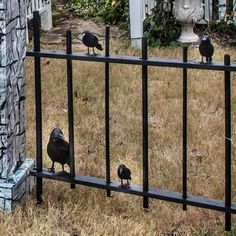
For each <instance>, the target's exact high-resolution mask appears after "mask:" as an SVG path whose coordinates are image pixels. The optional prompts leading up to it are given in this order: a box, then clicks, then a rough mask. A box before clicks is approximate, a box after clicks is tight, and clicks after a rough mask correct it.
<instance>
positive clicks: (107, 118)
mask: <svg viewBox="0 0 236 236" xmlns="http://www.w3.org/2000/svg"><path fill="white" fill-rule="evenodd" d="M105 47H106V48H105V50H106V51H105V56H106V57H109V55H110V52H109V51H110V27H109V26H106V45H105ZM109 87H110V65H109V62H105V127H106V137H105V139H106V183H107V184H110V182H111V177H110V100H109V99H110V88H109ZM107 196H108V197H110V196H111V190H110V189H107Z"/></svg>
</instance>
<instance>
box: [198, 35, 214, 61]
mask: <svg viewBox="0 0 236 236" xmlns="http://www.w3.org/2000/svg"><path fill="white" fill-rule="evenodd" d="M199 52H200V54H201V56H202V60H201V62H202V63H204V61H203V57H206V63H208V64H209V63H211V62H212V56H213V53H214V47H213V45H212V44H211V40H210V38H209V37H208V36H203V38H202V39H201V42H200V45H199Z"/></svg>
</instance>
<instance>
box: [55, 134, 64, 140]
mask: <svg viewBox="0 0 236 236" xmlns="http://www.w3.org/2000/svg"><path fill="white" fill-rule="evenodd" d="M57 137H58V138H59V139H63V140H64V139H65V137H64V135H62V134H58V135H57Z"/></svg>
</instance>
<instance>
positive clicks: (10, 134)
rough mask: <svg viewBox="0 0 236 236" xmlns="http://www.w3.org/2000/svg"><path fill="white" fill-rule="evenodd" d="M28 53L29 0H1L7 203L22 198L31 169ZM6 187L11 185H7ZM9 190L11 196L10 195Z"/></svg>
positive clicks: (0, 136)
mask: <svg viewBox="0 0 236 236" xmlns="http://www.w3.org/2000/svg"><path fill="white" fill-rule="evenodd" d="M25 56H26V0H0V195H1V197H0V199H1V200H2V202H5V200H3V199H5V198H4V196H7V198H6V199H7V200H10V199H12V201H15V200H16V199H18V198H19V197H18V196H17V197H16V195H17V193H14V192H17V191H18V190H16V189H19V188H21V187H19V186H23V185H24V184H25V185H27V184H28V182H29V181H28V180H27V178H28V177H26V176H28V175H29V170H30V169H31V168H32V164H29V163H30V161H29V160H27V161H26V160H25V66H24V61H25ZM26 167H27V168H28V169H27V168H26ZM22 168H23V169H22ZM26 169H27V170H26ZM26 173H27V174H26ZM19 176H21V177H19ZM6 186H8V187H7V188H5V187H6ZM22 188H23V187H22ZM26 188H28V187H26ZM10 191H11V192H12V193H11V198H9V194H8V192H10ZM14 195H15V196H14ZM19 195H22V194H19ZM4 204H5V203H4ZM7 204H8V203H7ZM0 208H2V209H5V208H6V209H7V211H8V210H9V209H11V207H1V203H0Z"/></svg>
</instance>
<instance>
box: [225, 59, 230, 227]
mask: <svg viewBox="0 0 236 236" xmlns="http://www.w3.org/2000/svg"><path fill="white" fill-rule="evenodd" d="M224 64H225V65H230V56H229V55H225V56H224ZM224 80H225V206H226V209H229V208H230V207H231V86H230V83H231V81H230V71H225V79H224ZM225 230H226V231H230V230H231V213H225Z"/></svg>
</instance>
